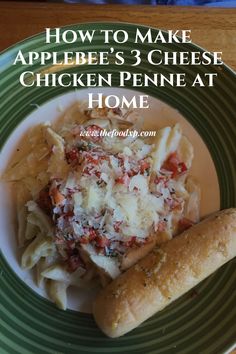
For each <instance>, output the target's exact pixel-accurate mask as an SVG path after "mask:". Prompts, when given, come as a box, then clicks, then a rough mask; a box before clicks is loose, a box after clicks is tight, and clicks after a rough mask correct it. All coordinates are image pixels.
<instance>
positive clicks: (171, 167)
mask: <svg viewBox="0 0 236 354" xmlns="http://www.w3.org/2000/svg"><path fill="white" fill-rule="evenodd" d="M162 168H163V169H164V170H167V171H170V172H172V177H173V178H175V177H176V176H180V175H181V174H183V173H184V172H186V171H187V166H186V165H185V163H184V162H181V161H180V160H179V157H178V155H177V152H174V153H172V154H170V156H169V157H168V159H167V160H166V161H165V162H164V164H163V165H162Z"/></svg>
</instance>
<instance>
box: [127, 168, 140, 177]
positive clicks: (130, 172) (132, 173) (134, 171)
mask: <svg viewBox="0 0 236 354" xmlns="http://www.w3.org/2000/svg"><path fill="white" fill-rule="evenodd" d="M127 174H128V176H129V177H133V176H135V175H137V174H138V171H136V170H134V169H131V170H129V171H128V172H127Z"/></svg>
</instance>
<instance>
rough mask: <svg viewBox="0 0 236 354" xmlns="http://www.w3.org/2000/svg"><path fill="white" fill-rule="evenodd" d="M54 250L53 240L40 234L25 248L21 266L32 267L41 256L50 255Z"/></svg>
mask: <svg viewBox="0 0 236 354" xmlns="http://www.w3.org/2000/svg"><path fill="white" fill-rule="evenodd" d="M54 251H55V245H54V243H53V242H52V240H51V239H50V238H45V237H43V236H42V235H41V234H38V235H37V236H36V238H35V239H34V240H33V241H32V242H31V243H30V244H29V245H28V246H27V248H26V249H25V251H24V253H23V255H22V258H21V266H22V268H24V269H31V268H33V267H34V266H35V264H36V263H37V262H38V261H39V260H40V258H41V257H47V256H50V255H52V254H53V253H54Z"/></svg>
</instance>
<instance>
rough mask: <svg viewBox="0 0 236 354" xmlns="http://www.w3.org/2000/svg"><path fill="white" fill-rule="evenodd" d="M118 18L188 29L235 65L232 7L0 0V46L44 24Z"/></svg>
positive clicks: (235, 32)
mask: <svg viewBox="0 0 236 354" xmlns="http://www.w3.org/2000/svg"><path fill="white" fill-rule="evenodd" d="M94 21H110V22H114V21H122V22H130V23H138V24H144V25H149V26H153V27H158V28H161V29H191V30H192V41H193V42H194V43H196V44H198V45H200V46H202V47H203V48H205V49H206V50H210V51H222V52H223V60H224V62H225V63H226V64H228V65H229V66H231V67H232V68H233V69H236V9H222V8H220V9H218V8H206V7H198V8H197V7H173V6H155V7H154V6H140V5H139V6H133V5H132V6H131V5H129V6H125V5H79V4H73V5H72V4H62V3H38V2H37V3H36V2H34V3H29V2H25V3H22V2H12V1H10V2H8V1H3V2H1V1H0V31H1V34H3V33H4V35H1V37H0V50H4V49H6V48H7V47H8V46H10V45H12V44H14V43H16V42H18V41H20V40H22V39H24V38H26V37H29V36H31V35H34V34H36V33H38V32H41V31H44V29H45V27H59V26H63V25H68V24H73V23H79V22H94Z"/></svg>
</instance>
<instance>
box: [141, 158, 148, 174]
mask: <svg viewBox="0 0 236 354" xmlns="http://www.w3.org/2000/svg"><path fill="white" fill-rule="evenodd" d="M149 168H150V163H149V162H147V161H145V160H141V161H140V173H144V172H145V171H146V170H148V169H149Z"/></svg>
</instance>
